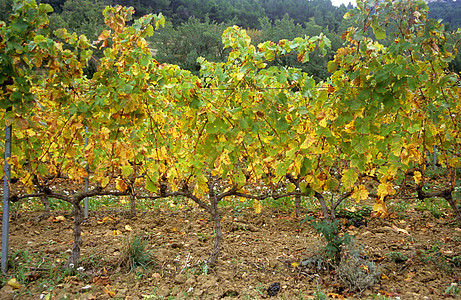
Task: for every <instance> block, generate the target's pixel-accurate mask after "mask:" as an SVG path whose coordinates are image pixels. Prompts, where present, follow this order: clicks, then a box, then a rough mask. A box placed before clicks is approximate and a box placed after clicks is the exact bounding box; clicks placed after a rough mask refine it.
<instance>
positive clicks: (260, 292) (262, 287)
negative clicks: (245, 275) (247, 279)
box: [255, 282, 266, 296]
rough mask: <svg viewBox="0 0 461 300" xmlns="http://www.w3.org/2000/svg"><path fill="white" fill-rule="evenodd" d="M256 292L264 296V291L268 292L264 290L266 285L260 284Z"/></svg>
mask: <svg viewBox="0 0 461 300" xmlns="http://www.w3.org/2000/svg"><path fill="white" fill-rule="evenodd" d="M255 290H256V291H257V292H258V293H259V294H260V295H261V296H263V295H264V291H265V290H266V289H265V288H264V285H263V284H262V282H260V283H258V286H256V287H255Z"/></svg>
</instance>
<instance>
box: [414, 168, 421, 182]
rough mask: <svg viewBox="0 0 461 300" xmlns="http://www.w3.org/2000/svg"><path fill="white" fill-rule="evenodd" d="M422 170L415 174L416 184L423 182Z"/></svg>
mask: <svg viewBox="0 0 461 300" xmlns="http://www.w3.org/2000/svg"><path fill="white" fill-rule="evenodd" d="M421 177H422V175H421V172H420V171H416V172H415V173H414V175H413V179H414V180H415V183H416V184H419V183H420V182H421Z"/></svg>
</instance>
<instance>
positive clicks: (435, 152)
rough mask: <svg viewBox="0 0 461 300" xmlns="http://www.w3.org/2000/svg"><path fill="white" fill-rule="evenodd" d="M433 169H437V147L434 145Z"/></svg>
mask: <svg viewBox="0 0 461 300" xmlns="http://www.w3.org/2000/svg"><path fill="white" fill-rule="evenodd" d="M434 171H437V147H436V146H435V145H434Z"/></svg>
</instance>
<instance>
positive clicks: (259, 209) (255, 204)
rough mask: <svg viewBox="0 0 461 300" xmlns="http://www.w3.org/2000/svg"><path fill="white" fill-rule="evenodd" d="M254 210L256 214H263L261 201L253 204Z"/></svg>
mask: <svg viewBox="0 0 461 300" xmlns="http://www.w3.org/2000/svg"><path fill="white" fill-rule="evenodd" d="M253 208H254V209H255V214H259V213H261V210H262V206H261V201H260V200H256V201H255V202H254V203H253Z"/></svg>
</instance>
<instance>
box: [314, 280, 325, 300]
mask: <svg viewBox="0 0 461 300" xmlns="http://www.w3.org/2000/svg"><path fill="white" fill-rule="evenodd" d="M313 296H314V298H313V300H328V296H327V295H326V294H325V293H324V292H322V291H321V290H320V286H319V285H318V283H317V290H316V291H315V292H314V294H313Z"/></svg>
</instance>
